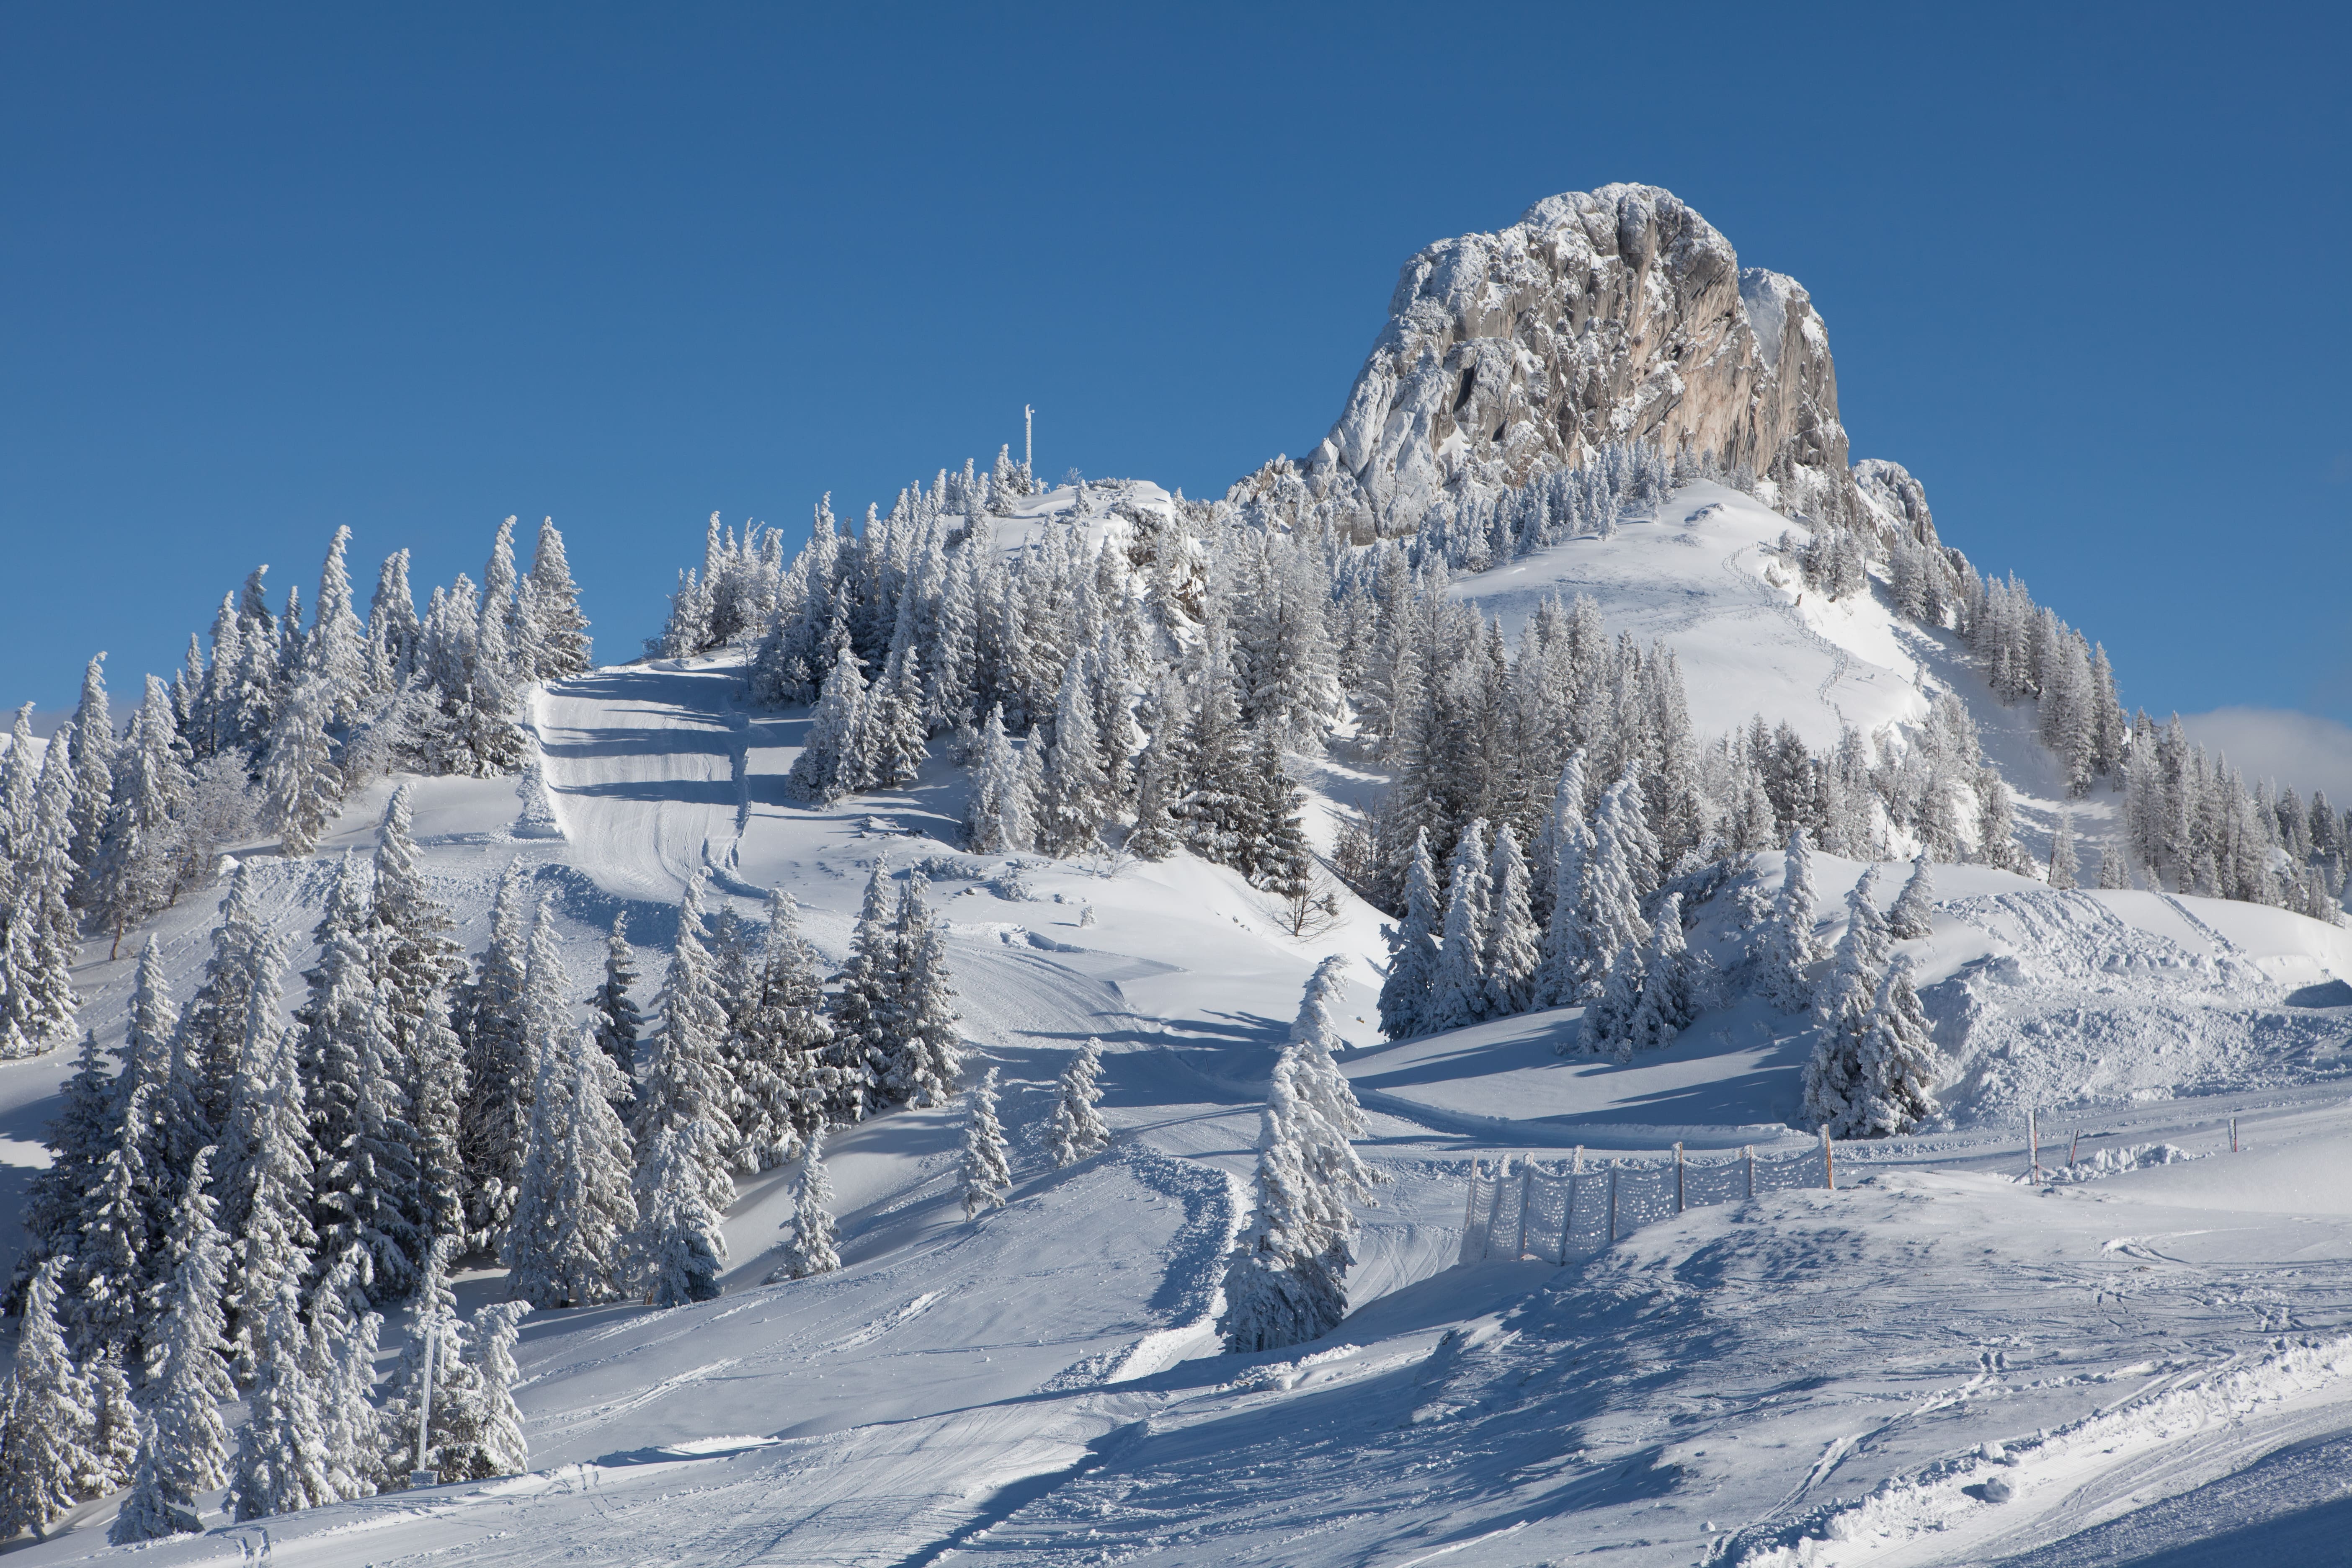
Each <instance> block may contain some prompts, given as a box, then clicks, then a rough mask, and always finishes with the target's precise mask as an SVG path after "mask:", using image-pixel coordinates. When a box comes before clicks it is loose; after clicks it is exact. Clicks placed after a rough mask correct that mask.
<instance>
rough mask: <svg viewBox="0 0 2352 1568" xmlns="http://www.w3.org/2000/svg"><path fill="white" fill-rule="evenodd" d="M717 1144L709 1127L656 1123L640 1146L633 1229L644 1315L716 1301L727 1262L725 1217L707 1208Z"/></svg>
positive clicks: (716, 1208) (698, 1123) (700, 1123)
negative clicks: (649, 1309) (646, 1310)
mask: <svg viewBox="0 0 2352 1568" xmlns="http://www.w3.org/2000/svg"><path fill="white" fill-rule="evenodd" d="M637 1148H638V1152H637V1174H636V1194H635V1195H636V1205H637V1228H636V1232H635V1237H633V1243H634V1246H633V1250H634V1251H635V1255H636V1257H637V1259H638V1268H639V1273H640V1278H641V1279H642V1280H643V1299H644V1300H645V1302H646V1305H647V1306H649V1307H681V1306H684V1305H686V1304H687V1303H688V1302H689V1301H708V1300H711V1299H712V1298H713V1297H715V1296H717V1295H718V1294H719V1269H720V1268H722V1267H724V1266H725V1264H726V1261H727V1237H726V1236H725V1234H724V1233H723V1232H722V1230H721V1229H720V1226H721V1223H722V1221H723V1219H724V1216H725V1213H726V1211H725V1210H724V1209H723V1208H722V1207H721V1206H719V1205H718V1204H716V1203H714V1202H713V1201H712V1192H713V1184H712V1182H711V1179H710V1169H711V1166H712V1164H713V1163H714V1159H715V1158H716V1157H718V1152H719V1136H718V1134H717V1132H716V1131H715V1130H714V1129H713V1127H712V1124H711V1123H710V1122H709V1121H686V1122H677V1121H651V1122H648V1123H647V1124H646V1131H645V1132H644V1133H643V1134H642V1135H641V1136H640V1137H639V1139H638V1145H637Z"/></svg>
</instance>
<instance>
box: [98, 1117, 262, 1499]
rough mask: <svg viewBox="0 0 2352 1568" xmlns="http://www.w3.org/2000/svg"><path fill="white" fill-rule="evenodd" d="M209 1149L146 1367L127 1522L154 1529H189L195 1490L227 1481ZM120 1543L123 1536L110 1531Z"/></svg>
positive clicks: (189, 1194)
mask: <svg viewBox="0 0 2352 1568" xmlns="http://www.w3.org/2000/svg"><path fill="white" fill-rule="evenodd" d="M212 1158H213V1152H212V1150H210V1149H209V1148H207V1149H202V1150H199V1151H197V1152H196V1156H195V1159H194V1163H193V1164H192V1165H191V1166H190V1169H189V1176H188V1184H187V1189H186V1195H185V1196H184V1197H183V1198H182V1199H181V1200H180V1206H179V1209H178V1212H177V1214H176V1215H175V1219H174V1225H173V1249H174V1250H175V1251H176V1252H177V1254H178V1256H177V1258H176V1259H175V1260H174V1262H173V1267H172V1270H171V1273H170V1275H169V1277H168V1279H166V1280H165V1282H164V1285H163V1321H162V1324H161V1332H160V1334H159V1336H158V1339H157V1343H156V1349H155V1359H154V1360H153V1361H152V1362H151V1363H150V1365H149V1368H148V1385H147V1386H148V1394H147V1407H148V1415H149V1426H148V1429H147V1432H146V1434H145V1437H144V1443H145V1447H146V1450H147V1451H146V1452H145V1453H143V1454H142V1457H141V1459H140V1465H139V1472H138V1479H136V1480H135V1481H134V1483H133V1484H134V1488H135V1489H136V1492H137V1494H138V1496H137V1499H136V1500H137V1505H138V1506H137V1508H136V1510H134V1509H133V1507H132V1505H131V1503H126V1504H125V1505H124V1512H125V1513H126V1515H131V1514H134V1513H135V1516H136V1521H137V1522H136V1523H134V1524H133V1525H132V1526H130V1527H128V1528H131V1529H136V1530H141V1531H146V1532H147V1533H145V1534H142V1535H139V1536H137V1537H135V1539H139V1540H153V1539H155V1538H156V1536H157V1535H158V1534H162V1533H173V1532H184V1531H194V1530H198V1529H201V1528H202V1527H201V1526H200V1525H199V1524H198V1522H197V1518H196V1512H195V1497H196V1494H197V1493H199V1492H205V1491H209V1490H211V1489H213V1488H215V1487H217V1486H219V1485H221V1484H222V1483H223V1482H224V1481H226V1479H228V1459H229V1447H228V1437H229V1434H228V1424H227V1422H226V1420H225V1419H224V1418H223V1416H222V1413H221V1406H222V1405H223V1404H224V1403H225V1402H226V1401H227V1400H229V1399H231V1398H233V1397H234V1396H235V1394H236V1389H235V1386H234V1384H232V1382H231V1380H230V1378H229V1373H228V1363H227V1362H226V1360H225V1359H224V1355H225V1352H226V1351H227V1349H228V1346H227V1343H226V1327H225V1322H224V1320H223V1317H222V1313H221V1297H222V1293H223V1291H224V1290H225V1289H226V1284H227V1277H228V1245H227V1242H226V1239H225V1238H224V1237H222V1236H221V1233H220V1230H219V1228H218V1227H217V1226H215V1225H214V1223H213V1215H214V1208H215V1205H214V1203H213V1198H212V1194H210V1193H209V1192H208V1191H207V1190H206V1188H207V1187H208V1186H209V1184H210V1176H211V1170H212ZM110 1539H113V1540H115V1542H116V1543H117V1544H118V1545H120V1544H121V1543H122V1539H121V1537H119V1536H118V1537H111V1538H110Z"/></svg>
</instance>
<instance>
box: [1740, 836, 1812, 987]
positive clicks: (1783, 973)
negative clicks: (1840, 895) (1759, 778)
mask: <svg viewBox="0 0 2352 1568" xmlns="http://www.w3.org/2000/svg"><path fill="white" fill-rule="evenodd" d="M1812 864H1813V857H1812V847H1811V845H1810V844H1808V843H1807V842H1806V839H1805V830H1804V828H1803V827H1802V826H1798V827H1792V828H1790V830H1789V844H1788V848H1787V849H1786V851H1784V852H1783V854H1782V856H1781V873H1780V890H1779V892H1778V893H1776V894H1775V895H1774V897H1773V900H1772V912H1771V916H1770V918H1769V921H1767V922H1766V925H1765V928H1764V931H1763V932H1762V934H1761V935H1760V936H1759V939H1758V942H1757V957H1756V968H1757V974H1756V985H1757V989H1758V991H1759V992H1760V993H1761V994H1762V995H1763V997H1764V999H1765V1000H1766V1001H1768V1002H1769V1003H1771V1004H1772V1005H1773V1006H1775V1007H1778V1008H1779V1009H1780V1011H1781V1012H1783V1013H1805V1012H1810V1011H1811V1010H1812V1006H1813V981H1812V966H1813V965H1814V964H1815V963H1818V962H1820V960H1821V956H1822V949H1821V940H1820V939H1819V938H1818V937H1816V936H1815V935H1814V934H1813V872H1812Z"/></svg>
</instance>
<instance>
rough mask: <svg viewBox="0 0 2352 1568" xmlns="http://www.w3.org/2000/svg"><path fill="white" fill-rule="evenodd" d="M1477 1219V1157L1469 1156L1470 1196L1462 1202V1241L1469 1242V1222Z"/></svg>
mask: <svg viewBox="0 0 2352 1568" xmlns="http://www.w3.org/2000/svg"><path fill="white" fill-rule="evenodd" d="M1477 1217H1478V1156H1477V1155H1475V1154H1473V1155H1471V1156H1470V1195H1469V1196H1468V1197H1466V1198H1465V1199H1463V1200H1462V1240H1463V1244H1464V1245H1465V1246H1467V1245H1468V1244H1469V1240H1470V1222H1471V1221H1472V1220H1474V1219H1475V1218H1477Z"/></svg>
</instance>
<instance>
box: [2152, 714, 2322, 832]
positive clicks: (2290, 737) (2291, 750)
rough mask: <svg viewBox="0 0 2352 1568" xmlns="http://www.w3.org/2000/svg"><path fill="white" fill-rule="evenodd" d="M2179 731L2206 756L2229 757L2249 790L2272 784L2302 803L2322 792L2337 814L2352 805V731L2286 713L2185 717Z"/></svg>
mask: <svg viewBox="0 0 2352 1568" xmlns="http://www.w3.org/2000/svg"><path fill="white" fill-rule="evenodd" d="M2180 727H2181V728H2182V729H2183V730H2185V731H2188V734H2189V739H2190V740H2192V741H2194V742H2197V743H2198V744H2199V745H2201V746H2203V747H2204V748H2205V749H2206V750H2207V751H2209V752H2211V751H2220V752H2227V753H2228V755H2229V758H2230V763H2231V766H2232V767H2234V768H2236V769H2237V770H2238V771H2239V772H2240V773H2242V774H2244V775H2245V779H2246V782H2247V783H2248V784H2256V783H2259V782H2260V781H2262V780H2263V779H2271V780H2273V781H2275V782H2277V783H2280V784H2292V785H2294V787H2295V789H2297V790H2298V791H2300V792H2302V793H2303V795H2305V797H2306V798H2307V797H2308V796H2309V795H2310V794H2311V792H2312V791H2313V790H2315V789H2316V790H2325V791H2326V792H2327V798H2328V800H2329V801H2330V802H2332V803H2333V804H2334V805H2335V806H2336V809H2337V810H2339V811H2340V810H2342V809H2343V808H2344V807H2345V806H2346V805H2352V725H2346V724H2341V723H2338V722H2337V721H2335V720H2333V719H2323V718H2321V717H2319V716H2318V715H2317V714H2315V713H2297V712H2294V710H2290V709H2284V708H2216V709H2214V710H2212V711H2211V712H2210V713H2183V714H2182V715H2181V716H2180Z"/></svg>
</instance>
